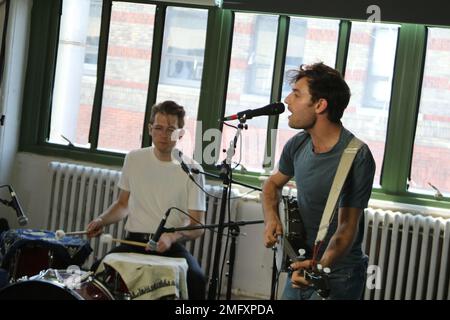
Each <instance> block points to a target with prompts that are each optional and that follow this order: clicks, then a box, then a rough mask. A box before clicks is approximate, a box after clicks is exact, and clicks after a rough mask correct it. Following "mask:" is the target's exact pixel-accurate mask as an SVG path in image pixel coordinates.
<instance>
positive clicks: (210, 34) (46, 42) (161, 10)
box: [19, 0, 450, 209]
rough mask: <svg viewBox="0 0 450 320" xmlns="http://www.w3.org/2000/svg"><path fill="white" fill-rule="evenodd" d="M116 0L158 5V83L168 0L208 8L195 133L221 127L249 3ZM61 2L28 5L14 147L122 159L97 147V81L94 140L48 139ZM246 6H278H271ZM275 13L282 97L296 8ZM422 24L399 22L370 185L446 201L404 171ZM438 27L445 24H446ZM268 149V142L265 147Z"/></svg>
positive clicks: (275, 91) (412, 199)
mask: <svg viewBox="0 0 450 320" xmlns="http://www.w3.org/2000/svg"><path fill="white" fill-rule="evenodd" d="M117 1H118V2H134V3H146V4H154V5H156V7H157V8H156V11H155V22H154V23H155V25H154V37H153V45H152V57H153V58H152V60H151V66H150V78H149V88H157V85H158V80H159V70H160V67H161V51H162V45H163V44H162V41H163V35H164V21H165V12H166V8H167V7H168V6H174V7H191V8H202V9H207V10H208V22H207V32H206V45H205V55H204V67H203V73H202V82H201V86H200V102H199V109H198V119H199V120H200V119H201V120H202V131H201V132H197V136H199V135H202V134H203V133H204V132H205V131H206V130H208V129H210V128H216V129H222V124H221V123H220V122H218V121H217V119H218V118H220V117H222V116H223V115H224V108H225V101H226V94H227V92H226V91H227V87H228V86H227V84H228V74H229V64H230V56H231V47H232V39H233V28H234V13H235V12H246V11H242V10H241V11H237V10H235V9H232V8H226V9H224V8H218V7H206V6H199V5H189V4H179V3H169V2H161V1H150V0H149V1H145V0H134V1H125V0H117ZM111 3H112V0H104V1H103V7H102V22H101V31H100V41H99V55H98V59H99V61H98V66H97V84H96V87H100V86H101V87H102V86H103V81H104V79H102V78H101V77H102V75H103V76H104V72H105V70H104V69H105V63H106V49H107V39H108V30H109V19H110V13H111ZM61 9H62V0H46V1H35V3H34V5H33V8H32V17H31V29H30V41H29V53H28V62H27V73H26V78H25V86H24V94H23V97H24V98H23V109H22V110H23V112H22V122H21V132H20V133H21V134H20V142H19V151H21V152H31V153H36V154H41V155H47V156H56V157H61V158H70V159H74V160H81V161H89V162H94V163H99V164H106V165H116V166H119V165H122V164H123V159H124V156H125V154H124V153H115V152H109V151H102V150H97V149H96V147H97V142H98V133H99V123H100V112H101V101H102V97H101V91H102V90H98V88H96V92H95V98H94V104H93V112H92V114H93V115H92V124H91V130H90V133H89V138H90V142H91V147H90V149H85V148H78V147H73V146H64V145H59V144H52V143H49V142H46V138H47V136H48V134H49V132H48V131H49V128H50V126H49V119H50V114H51V99H52V89H53V81H54V80H53V79H54V74H55V67H56V56H57V46H58V36H59V24H60V16H61V11H62V10H61ZM251 12H254V13H266V14H277V13H275V12H258V11H251ZM278 16H279V18H278V33H277V44H276V52H275V60H274V73H273V77H272V87H271V92H270V100H271V101H280V100H281V98H282V97H281V94H282V87H283V83H282V81H283V73H284V64H285V58H286V57H285V56H286V50H287V41H288V35H289V21H290V17H294V16H295V17H297V16H299V15H297V14H292V15H285V14H279V15H278ZM299 17H300V16H299ZM305 17H306V16H305ZM308 17H309V16H308ZM340 21H341V22H340V26H339V36H338V45H337V52H336V64H335V67H336V69H337V70H339V71H340V72H342V73H343V74H345V68H346V59H347V52H348V46H349V39H350V33H351V21H350V20H347V19H341V20H340ZM427 27H428V25H423V24H411V23H401V24H400V28H399V34H398V42H397V51H396V57H395V64H394V77H393V81H392V92H391V102H390V108H389V115H388V117H389V118H388V126H387V135H386V144H385V152H384V160H383V168H382V171H381V181H380V184H381V187H380V188H374V189H373V192H372V198H374V199H379V200H387V201H395V202H402V203H409V204H417V205H427V206H435V207H440V208H447V209H450V198H449V197H444V198H443V199H442V200H436V199H435V198H434V197H433V196H432V195H429V194H418V193H414V192H410V191H408V190H407V179H408V176H409V174H410V170H411V161H412V152H413V144H414V137H415V130H416V124H417V115H418V110H419V102H420V93H421V87H422V79H423V69H424V61H425V54H426V42H427ZM439 27H444V28H445V27H447V28H448V27H449V26H439ZM105 39H106V40H105ZM411 48H413V49H411ZM156 95H157V91H156V90H150V91H149V93H148V97H147V104H146V112H145V119H148V117H149V114H150V108H151V106H152V105H153V104H154V102H155V101H156ZM277 126H278V116H270V117H269V121H268V128H267V130H268V131H267V132H268V135H267V137H268V138H267V142H266V149H267V150H270V151H271V152H270V154H275V150H274V147H275V146H273V145H271V144H270V139H269V137H270V130H271V129H275V128H277ZM209 143H210V142H208V141H202V143H201V144H196V150H195V154H199V153H201V152H202V151H203V150H204V148H205V147H206V146H207V145H208V144H209ZM150 144H151V139H150V137H149V136H148V134H147V129H146V125H144V127H143V140H142V147H146V146H149V145H150ZM267 153H268V152H267V151H266V150H265V154H267ZM269 156H270V155H269ZM273 165H274V163H269V165H267V166H266V167H264V168H263V169H265V170H266V173H268V171H269V170H270V169H271V168H273ZM204 168H205V169H206V170H211V171H214V170H216V168H215V167H214V166H211V165H204ZM233 176H234V178H237V180H240V181H245V182H246V183H251V184H254V185H260V183H261V181H260V175H259V174H255V173H252V172H249V173H243V172H239V171H237V172H236V173H235V174H233Z"/></svg>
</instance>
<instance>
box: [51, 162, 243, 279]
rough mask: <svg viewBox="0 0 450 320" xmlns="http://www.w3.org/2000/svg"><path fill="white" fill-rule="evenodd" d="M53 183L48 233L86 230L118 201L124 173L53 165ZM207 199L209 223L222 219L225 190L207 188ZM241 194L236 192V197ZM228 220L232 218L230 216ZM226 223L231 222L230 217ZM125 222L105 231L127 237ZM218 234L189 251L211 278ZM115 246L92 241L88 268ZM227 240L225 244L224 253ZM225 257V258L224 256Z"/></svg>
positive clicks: (233, 210) (190, 245)
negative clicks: (88, 225)
mask: <svg viewBox="0 0 450 320" xmlns="http://www.w3.org/2000/svg"><path fill="white" fill-rule="evenodd" d="M49 168H50V174H51V178H52V182H51V192H50V194H51V199H50V214H49V217H48V222H47V229H48V230H57V229H62V230H64V231H66V232H70V231H77V230H85V229H86V226H87V224H88V223H89V221H91V220H92V219H94V218H95V217H97V216H98V215H100V214H101V213H102V212H103V211H104V210H105V209H106V208H108V207H109V205H110V204H111V203H112V202H113V201H114V200H115V199H117V195H118V192H119V189H118V187H117V183H118V181H119V178H120V174H121V173H120V171H118V170H110V169H100V168H95V167H89V166H83V165H76V164H70V163H61V162H51V163H50V164H49ZM205 190H206V191H207V192H208V193H209V194H210V195H212V196H207V198H206V199H207V213H206V219H205V220H206V224H212V223H217V222H218V220H219V211H220V204H221V202H220V199H217V198H216V197H218V198H220V197H221V196H222V188H221V187H218V186H211V185H206V186H205ZM236 196H237V193H236V192H235V191H234V190H233V191H232V197H233V198H234V197H236ZM236 206H237V201H235V200H234V199H233V200H231V220H234V219H235V217H236ZM227 217H228V216H227ZM225 221H228V219H227V218H226V219H225ZM124 224H125V221H124V220H122V221H120V222H119V223H116V224H113V225H110V226H108V227H107V228H105V232H106V233H109V234H111V235H112V236H113V237H114V238H119V239H123V238H125V229H124ZM213 232H214V231H210V230H205V233H204V235H203V236H202V237H200V238H198V239H196V240H195V241H189V242H188V243H187V245H186V247H187V249H188V250H189V251H190V252H191V253H192V254H193V255H194V257H196V258H197V259H198V260H199V262H200V265H201V266H202V269H203V270H204V271H205V273H206V275H207V276H208V280H209V277H210V275H211V272H212V262H213V259H214V248H215V243H216V235H215V234H214V233H213ZM112 246H115V244H109V245H106V244H100V243H99V239H98V238H94V239H91V247H92V249H93V250H94V252H93V254H92V255H91V256H90V257H89V259H88V261H87V262H86V264H85V267H89V266H91V265H92V263H93V262H94V260H95V259H101V258H102V257H103V256H104V255H105V254H106V253H107V252H108V251H109V250H110V249H111V248H112ZM224 247H225V241H224V242H223V244H222V252H224ZM222 256H223V255H222Z"/></svg>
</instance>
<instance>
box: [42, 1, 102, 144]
mask: <svg viewBox="0 0 450 320" xmlns="http://www.w3.org/2000/svg"><path fill="white" fill-rule="evenodd" d="M101 7H102V2H101V0H91V1H82V2H80V1H77V0H66V1H64V2H63V11H62V16H61V27H60V32H59V43H58V57H57V64H56V72H55V81H54V83H55V85H54V89H53V99H52V112H51V126H50V137H49V140H48V141H49V142H51V143H58V144H68V143H69V142H68V141H67V140H66V139H68V140H69V141H71V142H72V143H75V144H76V145H78V146H82V147H87V148H89V143H88V134H89V124H90V120H91V113H92V105H93V102H94V93H95V84H96V82H97V75H96V72H97V52H98V39H99V35H100V15H99V11H100V12H101ZM75 25H76V26H77V28H73V26H75ZM64 137H65V138H66V139H65V138H64Z"/></svg>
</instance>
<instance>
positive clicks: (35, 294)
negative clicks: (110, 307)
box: [0, 269, 114, 300]
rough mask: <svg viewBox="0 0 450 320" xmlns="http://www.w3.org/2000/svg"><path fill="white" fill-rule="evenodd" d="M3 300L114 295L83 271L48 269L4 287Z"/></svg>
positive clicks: (98, 297)
mask: <svg viewBox="0 0 450 320" xmlns="http://www.w3.org/2000/svg"><path fill="white" fill-rule="evenodd" d="M74 279H75V280H74ZM77 280H79V281H77ZM0 300H114V297H113V295H112V294H111V293H110V292H109V291H108V289H107V288H105V286H104V285H103V284H102V283H101V282H100V281H98V280H97V279H94V278H93V277H91V276H89V274H87V273H86V272H84V271H81V273H80V274H78V275H74V274H73V273H69V272H67V271H66V270H56V269H47V270H45V271H42V272H41V273H40V274H39V275H37V276H33V277H31V278H30V279H29V280H19V281H17V282H15V283H13V284H10V285H8V286H6V287H5V288H3V289H1V290H0Z"/></svg>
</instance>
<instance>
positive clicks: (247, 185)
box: [191, 170, 262, 191]
mask: <svg viewBox="0 0 450 320" xmlns="http://www.w3.org/2000/svg"><path fill="white" fill-rule="evenodd" d="M191 172H192V173H195V174H203V175H205V176H207V177H211V178H216V179H218V180H221V179H222V178H221V177H220V176H218V175H217V174H212V173H209V172H204V171H203V172H202V171H198V172H197V171H195V172H194V171H192V170H191ZM231 183H233V184H238V185H240V186H243V187H247V188H250V189H253V190H256V191H262V189H261V188H258V187H255V186H252V185H249V184H246V183H243V182H238V181H235V180H233V179H231Z"/></svg>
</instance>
